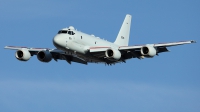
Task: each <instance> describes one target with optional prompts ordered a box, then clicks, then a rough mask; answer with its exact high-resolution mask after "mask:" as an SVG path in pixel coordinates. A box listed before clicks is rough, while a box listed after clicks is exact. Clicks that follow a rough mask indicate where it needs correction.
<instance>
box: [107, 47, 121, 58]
mask: <svg viewBox="0 0 200 112" xmlns="http://www.w3.org/2000/svg"><path fill="white" fill-rule="evenodd" d="M105 55H106V57H108V58H110V59H114V60H119V59H120V58H121V53H120V51H119V50H113V49H108V50H107V51H106V52H105Z"/></svg>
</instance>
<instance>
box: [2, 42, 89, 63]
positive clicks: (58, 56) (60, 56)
mask: <svg viewBox="0 0 200 112" xmlns="http://www.w3.org/2000/svg"><path fill="white" fill-rule="evenodd" d="M4 48H5V49H11V50H23V49H26V50H28V51H29V52H30V54H31V56H33V55H37V53H38V52H40V51H49V52H50V53H51V54H52V58H53V59H54V60H55V61H57V60H66V61H67V62H68V63H69V64H71V62H77V63H81V64H87V62H86V61H85V60H83V59H81V58H79V57H77V56H76V55H73V54H70V53H66V52H64V51H62V50H59V49H49V48H28V47H19V46H5V47H4Z"/></svg>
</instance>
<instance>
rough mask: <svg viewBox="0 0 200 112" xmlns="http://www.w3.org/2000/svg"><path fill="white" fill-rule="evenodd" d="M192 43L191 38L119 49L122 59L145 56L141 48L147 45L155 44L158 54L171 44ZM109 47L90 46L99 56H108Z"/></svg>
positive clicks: (92, 52)
mask: <svg viewBox="0 0 200 112" xmlns="http://www.w3.org/2000/svg"><path fill="white" fill-rule="evenodd" d="M190 43H196V41H194V40H191V41H180V42H169V43H158V44H146V45H134V46H121V47H119V48H118V50H119V51H120V52H121V54H122V61H123V60H126V59H130V58H139V59H140V58H143V57H142V56H143V55H142V54H141V51H140V50H141V48H142V47H145V46H147V45H150V46H153V47H154V48H155V49H156V51H157V54H158V53H162V52H168V51H169V50H168V49H167V47H171V46H177V45H183V44H190ZM107 49H111V47H91V48H90V50H89V51H90V53H91V54H92V55H93V56H96V57H98V58H102V59H103V58H106V56H105V51H106V50H107Z"/></svg>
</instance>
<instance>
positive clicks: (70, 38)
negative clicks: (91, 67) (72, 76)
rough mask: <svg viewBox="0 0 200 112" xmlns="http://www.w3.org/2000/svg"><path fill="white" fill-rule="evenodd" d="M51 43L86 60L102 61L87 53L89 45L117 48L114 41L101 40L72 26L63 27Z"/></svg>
mask: <svg viewBox="0 0 200 112" xmlns="http://www.w3.org/2000/svg"><path fill="white" fill-rule="evenodd" d="M53 44H54V46H55V47H56V48H57V49H60V50H62V51H65V53H66V54H69V55H72V54H74V55H77V56H78V57H81V58H82V59H84V60H87V61H88V62H95V63H96V62H104V60H101V59H99V58H97V57H95V56H92V55H89V54H87V53H88V51H89V50H90V48H91V47H93V48H95V47H96V48H105V49H108V48H112V49H118V48H119V46H117V45H116V44H114V43H111V42H109V41H107V40H103V39H101V38H99V37H95V36H94V35H89V34H86V33H83V32H80V31H77V30H75V29H74V28H73V27H69V28H64V29H62V30H60V31H59V32H58V34H57V35H56V36H55V37H54V38H53Z"/></svg>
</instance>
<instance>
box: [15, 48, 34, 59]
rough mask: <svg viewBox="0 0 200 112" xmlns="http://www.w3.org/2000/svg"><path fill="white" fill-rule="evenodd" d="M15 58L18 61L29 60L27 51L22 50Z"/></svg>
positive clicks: (29, 55)
mask: <svg viewBox="0 0 200 112" xmlns="http://www.w3.org/2000/svg"><path fill="white" fill-rule="evenodd" d="M15 57H16V58H17V59H18V60H20V61H28V60H29V59H30V58H31V54H30V52H29V51H28V50H27V49H22V50H18V51H17V52H16V53H15Z"/></svg>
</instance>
